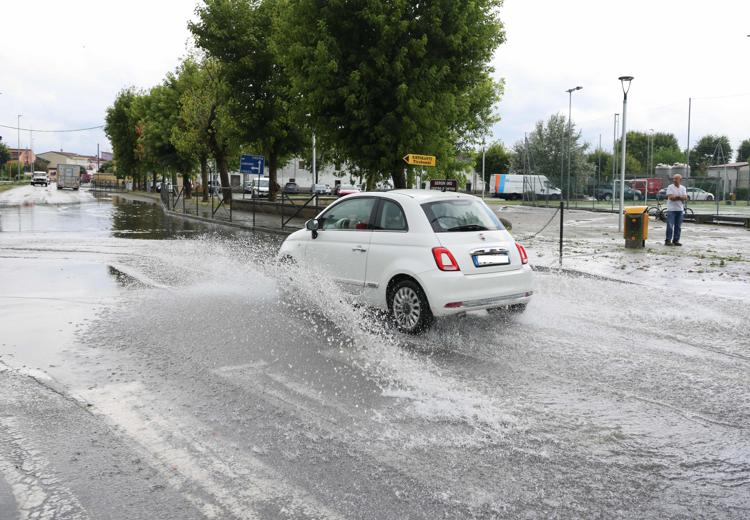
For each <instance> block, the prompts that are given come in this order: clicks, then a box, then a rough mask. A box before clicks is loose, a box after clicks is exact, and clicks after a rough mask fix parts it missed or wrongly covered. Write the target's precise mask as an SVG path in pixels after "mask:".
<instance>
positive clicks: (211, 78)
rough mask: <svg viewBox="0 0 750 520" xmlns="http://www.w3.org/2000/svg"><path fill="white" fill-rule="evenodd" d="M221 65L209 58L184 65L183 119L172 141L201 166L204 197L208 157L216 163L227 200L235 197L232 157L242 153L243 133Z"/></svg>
mask: <svg viewBox="0 0 750 520" xmlns="http://www.w3.org/2000/svg"><path fill="white" fill-rule="evenodd" d="M221 68H222V64H221V63H220V62H219V61H218V60H215V59H212V58H206V59H205V60H203V61H202V62H200V63H193V62H190V63H187V62H186V63H185V64H183V67H182V71H181V73H180V75H181V77H182V76H184V81H185V85H184V91H183V93H182V96H181V98H180V117H179V120H178V122H177V124H176V125H175V126H174V127H173V131H172V136H171V140H172V143H173V144H174V145H175V147H176V148H177V149H178V150H180V151H181V153H185V154H188V153H190V152H191V150H192V153H193V154H194V157H196V158H197V160H198V162H199V163H200V164H201V176H202V180H203V187H204V197H205V195H206V191H205V190H206V189H207V186H208V179H207V166H206V163H207V157H208V154H210V155H211V156H212V157H213V158H214V159H215V160H216V166H217V169H218V170H219V176H220V179H221V186H222V191H223V194H224V199H225V200H230V199H231V198H232V190H231V189H230V187H229V162H230V160H231V159H230V158H231V157H234V156H235V155H237V154H239V151H240V139H239V136H240V131H239V129H238V128H237V122H236V120H235V119H234V118H233V117H232V115H231V110H230V108H229V101H228V100H229V96H230V87H229V85H228V84H227V83H226V81H224V79H223V74H222V71H221Z"/></svg>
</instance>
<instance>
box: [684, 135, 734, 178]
mask: <svg viewBox="0 0 750 520" xmlns="http://www.w3.org/2000/svg"><path fill="white" fill-rule="evenodd" d="M732 153H733V152H732V145H731V144H729V138H728V137H727V136H725V135H712V134H709V135H704V136H703V137H701V138H700V139H698V142H697V143H695V146H693V148H692V149H691V150H690V170H691V172H693V173H692V174H693V175H705V174H706V171H707V170H708V167H709V166H711V165H713V164H724V163H728V162H729V161H730V160H731V158H732V156H733V155H732Z"/></svg>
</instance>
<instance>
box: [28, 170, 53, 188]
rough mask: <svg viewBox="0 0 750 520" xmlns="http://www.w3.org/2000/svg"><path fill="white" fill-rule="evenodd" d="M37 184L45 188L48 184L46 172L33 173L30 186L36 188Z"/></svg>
mask: <svg viewBox="0 0 750 520" xmlns="http://www.w3.org/2000/svg"><path fill="white" fill-rule="evenodd" d="M37 184H41V185H42V186H47V184H49V177H48V176H47V172H34V174H33V175H32V176H31V185H32V186H36V185H37Z"/></svg>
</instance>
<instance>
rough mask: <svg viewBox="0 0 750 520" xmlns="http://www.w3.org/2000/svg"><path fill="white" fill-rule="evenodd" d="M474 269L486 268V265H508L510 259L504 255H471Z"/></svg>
mask: <svg viewBox="0 0 750 520" xmlns="http://www.w3.org/2000/svg"><path fill="white" fill-rule="evenodd" d="M471 258H472V259H473V260H474V267H487V266H488V265H508V264H510V257H509V256H508V255H506V254H494V255H473V256H472V257H471Z"/></svg>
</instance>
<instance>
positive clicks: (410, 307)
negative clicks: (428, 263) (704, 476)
mask: <svg viewBox="0 0 750 520" xmlns="http://www.w3.org/2000/svg"><path fill="white" fill-rule="evenodd" d="M390 293H391V296H390V298H389V302H388V304H389V305H388V307H389V310H390V311H391V315H392V316H393V319H394V321H395V322H396V327H398V329H399V330H400V331H402V332H406V333H408V334H416V333H418V332H421V331H423V330H425V329H426V328H428V327H429V326H430V323H431V322H432V312H431V311H430V306H429V304H428V303H427V298H426V297H425V296H424V293H423V292H422V288H421V287H419V285H417V284H416V283H415V282H413V281H412V280H403V281H401V282H399V283H398V284H397V285H396V286H395V287H394V288H393V289H392V290H391V291H390Z"/></svg>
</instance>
